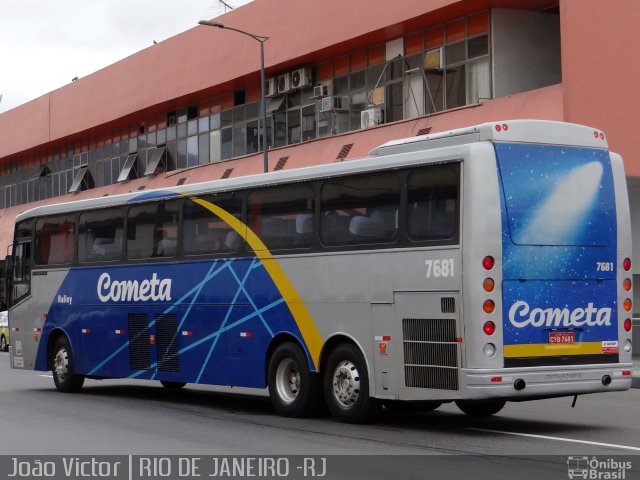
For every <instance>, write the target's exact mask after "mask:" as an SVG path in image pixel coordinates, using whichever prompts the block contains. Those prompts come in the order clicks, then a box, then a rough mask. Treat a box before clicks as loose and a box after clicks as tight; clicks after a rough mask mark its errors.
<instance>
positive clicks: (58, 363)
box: [51, 336, 84, 393]
mask: <svg viewBox="0 0 640 480" xmlns="http://www.w3.org/2000/svg"><path fill="white" fill-rule="evenodd" d="M51 371H52V372H53V383H55V385H56V388H57V389H58V391H59V392H64V393H76V392H79V391H80V389H82V385H83V384H84V375H79V374H77V373H75V372H74V368H73V353H72V351H71V346H70V345H69V340H68V339H67V337H65V336H61V337H59V338H58V339H57V340H56V342H55V344H54V345H53V350H52V351H51Z"/></svg>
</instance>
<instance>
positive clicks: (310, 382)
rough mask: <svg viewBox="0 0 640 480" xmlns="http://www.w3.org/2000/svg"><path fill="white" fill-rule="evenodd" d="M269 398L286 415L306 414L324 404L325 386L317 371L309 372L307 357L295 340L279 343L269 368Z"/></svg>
mask: <svg viewBox="0 0 640 480" xmlns="http://www.w3.org/2000/svg"><path fill="white" fill-rule="evenodd" d="M268 381H269V398H270V399H271V404H272V405H273V408H274V409H275V410H276V412H278V413H279V414H280V415H282V416H285V417H306V416H310V415H313V414H315V413H317V412H318V411H319V410H320V408H321V406H322V388H321V383H320V378H319V376H318V375H317V374H315V373H311V372H310V371H309V367H308V362H307V357H306V355H305V354H304V352H303V351H302V350H301V349H300V347H298V345H296V344H295V343H291V342H286V343H283V344H282V345H279V346H278V347H277V348H276V349H275V351H274V352H273V355H271V359H270V360H269V370H268Z"/></svg>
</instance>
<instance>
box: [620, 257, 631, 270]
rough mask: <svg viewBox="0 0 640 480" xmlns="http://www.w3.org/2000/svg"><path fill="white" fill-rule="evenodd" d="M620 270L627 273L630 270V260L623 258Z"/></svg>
mask: <svg viewBox="0 0 640 480" xmlns="http://www.w3.org/2000/svg"><path fill="white" fill-rule="evenodd" d="M622 268H624V269H625V271H627V272H628V271H629V270H631V259H630V258H625V259H624V260H623V261H622Z"/></svg>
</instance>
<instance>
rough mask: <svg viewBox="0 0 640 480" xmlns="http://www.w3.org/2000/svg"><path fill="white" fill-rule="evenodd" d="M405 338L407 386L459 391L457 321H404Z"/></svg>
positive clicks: (411, 319)
mask: <svg viewBox="0 0 640 480" xmlns="http://www.w3.org/2000/svg"><path fill="white" fill-rule="evenodd" d="M443 300H445V299H443ZM443 308H444V303H443ZM454 309H455V303H454ZM402 337H403V349H404V376H405V385H406V386H407V387H415V388H435V389H440V390H458V388H459V387H458V349H459V344H458V343H457V342H456V321H455V319H438V318H436V319H425V318H405V319H403V320H402Z"/></svg>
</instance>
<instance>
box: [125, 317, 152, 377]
mask: <svg viewBox="0 0 640 480" xmlns="http://www.w3.org/2000/svg"><path fill="white" fill-rule="evenodd" d="M128 332H129V366H130V368H131V370H149V369H150V368H151V350H150V348H151V347H150V346H149V321H148V319H147V316H146V315H139V314H131V315H129V329H128Z"/></svg>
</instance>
